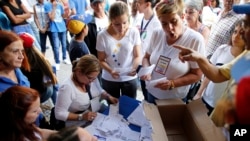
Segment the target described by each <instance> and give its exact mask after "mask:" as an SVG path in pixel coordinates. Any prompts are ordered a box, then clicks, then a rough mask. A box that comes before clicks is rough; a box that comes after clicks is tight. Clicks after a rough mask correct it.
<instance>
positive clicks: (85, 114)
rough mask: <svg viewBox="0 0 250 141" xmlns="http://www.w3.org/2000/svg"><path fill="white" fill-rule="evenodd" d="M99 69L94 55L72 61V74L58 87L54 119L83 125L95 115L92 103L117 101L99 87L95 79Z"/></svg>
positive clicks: (69, 124) (68, 124)
mask: <svg viewBox="0 0 250 141" xmlns="http://www.w3.org/2000/svg"><path fill="white" fill-rule="evenodd" d="M100 70H101V66H100V63H99V60H98V59H97V58H96V57H95V56H94V55H89V54H87V55H84V56H83V57H81V58H80V59H79V60H75V61H73V68H72V75H71V76H70V78H68V79H66V80H65V81H64V83H63V84H61V86H60V88H59V92H58V97H57V101H56V104H55V117H56V119H58V120H62V121H66V122H65V123H66V126H72V125H76V126H83V125H85V124H86V123H87V122H88V121H93V120H94V119H95V117H96V116H97V113H96V112H97V110H98V109H93V105H92V104H94V105H95V106H96V105H97V106H98V104H99V105H100V102H99V101H100V99H106V100H108V101H109V102H110V103H117V102H118V100H117V99H116V98H114V97H112V96H110V95H109V94H108V93H107V92H106V91H104V90H103V89H102V88H101V86H100V83H99V81H98V79H96V78H97V76H98V74H99V73H100ZM90 107H91V108H92V109H91V108H90Z"/></svg>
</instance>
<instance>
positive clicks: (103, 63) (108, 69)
mask: <svg viewBox="0 0 250 141" xmlns="http://www.w3.org/2000/svg"><path fill="white" fill-rule="evenodd" d="M100 64H101V66H102V68H103V69H105V70H106V71H107V72H109V73H112V71H113V68H111V67H110V66H109V65H108V63H107V62H106V61H100Z"/></svg>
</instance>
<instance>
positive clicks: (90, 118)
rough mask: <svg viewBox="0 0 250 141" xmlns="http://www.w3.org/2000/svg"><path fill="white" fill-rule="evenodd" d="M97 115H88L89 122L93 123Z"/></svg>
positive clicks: (90, 113)
mask: <svg viewBox="0 0 250 141" xmlns="http://www.w3.org/2000/svg"><path fill="white" fill-rule="evenodd" d="M96 116H97V114H96V113H94V112H89V114H88V120H89V121H93V120H94V119H95V118H96Z"/></svg>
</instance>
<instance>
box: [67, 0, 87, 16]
mask: <svg viewBox="0 0 250 141" xmlns="http://www.w3.org/2000/svg"><path fill="white" fill-rule="evenodd" d="M69 6H70V9H75V10H76V14H80V15H83V14H85V11H86V7H87V6H88V2H87V0H69Z"/></svg>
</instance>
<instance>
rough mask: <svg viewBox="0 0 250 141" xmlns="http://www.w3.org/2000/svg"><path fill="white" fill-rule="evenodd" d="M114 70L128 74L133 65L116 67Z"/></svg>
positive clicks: (121, 73) (120, 73)
mask: <svg viewBox="0 0 250 141" xmlns="http://www.w3.org/2000/svg"><path fill="white" fill-rule="evenodd" d="M114 70H115V71H116V72H118V73H119V75H128V74H129V73H130V72H131V71H132V68H131V67H129V68H114Z"/></svg>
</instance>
